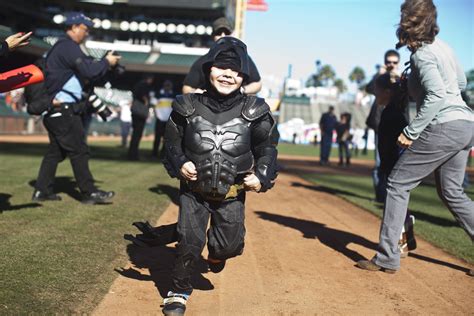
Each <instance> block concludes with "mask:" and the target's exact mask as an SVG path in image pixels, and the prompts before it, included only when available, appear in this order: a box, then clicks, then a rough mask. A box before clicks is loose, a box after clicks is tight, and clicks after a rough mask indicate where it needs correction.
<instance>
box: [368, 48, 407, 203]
mask: <svg viewBox="0 0 474 316" xmlns="http://www.w3.org/2000/svg"><path fill="white" fill-rule="evenodd" d="M399 63H400V54H399V53H398V52H397V51H396V50H393V49H390V50H388V51H387V52H385V55H384V65H383V66H380V67H378V72H377V73H376V74H375V75H374V76H373V77H372V80H371V81H370V82H369V83H368V84H367V87H366V91H367V92H368V93H370V94H373V95H375V101H374V103H373V104H372V107H371V108H370V113H369V116H368V117H367V121H366V124H367V126H368V127H369V128H371V129H373V130H374V144H375V150H374V155H375V166H374V169H373V170H372V181H373V185H374V191H375V201H377V202H379V203H383V202H384V195H385V193H384V189H383V187H382V186H381V184H380V181H379V178H380V156H379V152H378V145H377V144H378V128H379V124H380V116H381V115H382V111H383V108H384V107H385V104H382V103H380V101H378V100H377V93H376V89H375V81H376V80H377V78H378V77H379V76H380V75H383V74H384V73H387V72H395V73H398V69H399V68H398V67H399Z"/></svg>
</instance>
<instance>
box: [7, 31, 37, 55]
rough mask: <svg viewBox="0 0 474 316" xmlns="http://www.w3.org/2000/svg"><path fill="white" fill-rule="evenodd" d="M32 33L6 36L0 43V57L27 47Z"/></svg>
mask: <svg viewBox="0 0 474 316" xmlns="http://www.w3.org/2000/svg"><path fill="white" fill-rule="evenodd" d="M31 34H33V33H32V32H28V33H26V34H24V33H16V34H13V35H10V36H8V37H7V38H6V39H5V41H3V42H2V43H0V57H2V56H6V55H8V52H9V51H12V50H15V49H17V48H20V47H23V46H26V45H28V44H29V43H30V42H29V39H30V36H31Z"/></svg>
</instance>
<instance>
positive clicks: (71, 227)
mask: <svg viewBox="0 0 474 316" xmlns="http://www.w3.org/2000/svg"><path fill="white" fill-rule="evenodd" d="M144 147H150V143H145V144H144ZM45 149H46V145H45V144H0V152H1V154H0V161H1V162H2V163H1V165H0V173H1V175H2V177H1V178H0V188H1V189H0V201H1V202H0V209H2V210H3V212H2V213H0V239H1V241H2V242H1V243H0V254H1V258H2V259H1V261H0V314H5V313H6V314H32V313H35V314H58V313H60V314H71V313H90V312H91V310H92V309H93V308H94V307H95V306H96V305H97V304H98V302H99V301H100V300H101V299H102V297H103V295H104V294H105V293H106V292H107V290H108V288H109V286H110V284H111V282H112V281H113V280H114V279H115V278H116V276H117V273H116V272H114V268H116V267H119V266H122V265H123V264H124V263H125V262H126V261H127V259H128V257H127V255H126V251H125V245H126V244H128V242H126V241H125V240H123V239H122V236H123V234H124V233H129V232H134V233H135V232H136V229H134V227H132V226H131V223H132V222H133V221H136V220H144V219H147V220H150V221H151V222H152V223H153V222H154V221H155V220H156V219H157V218H158V217H159V216H160V215H161V214H162V212H163V211H164V209H165V208H166V206H167V205H168V204H169V200H170V199H169V196H168V195H173V194H176V193H177V189H176V186H177V182H176V181H174V180H171V179H170V178H169V176H168V175H167V173H166V172H165V170H164V168H163V167H162V165H161V164H160V163H158V162H156V161H151V160H148V161H145V162H139V163H137V162H134V163H131V162H128V161H126V160H125V159H124V157H125V153H124V152H123V150H122V149H121V148H115V145H112V144H100V145H92V146H91V152H92V157H93V158H92V159H91V161H90V167H91V170H92V174H93V175H94V177H95V179H96V182H97V183H96V184H97V185H98V186H99V187H100V188H103V189H106V190H114V191H115V192H116V197H115V198H114V200H113V204H110V205H97V206H88V205H83V204H81V203H79V202H78V201H77V200H76V199H77V198H78V197H79V196H78V192H77V191H76V190H75V186H74V178H73V175H72V169H71V166H70V163H69V161H64V162H63V163H61V164H60V167H59V168H58V172H57V181H56V184H57V185H56V188H57V191H58V192H60V195H61V196H62V197H63V201H61V202H45V203H42V205H40V204H37V203H32V202H31V200H30V199H31V194H32V192H33V187H32V186H31V184H32V183H33V182H32V181H35V179H36V175H37V172H38V168H39V166H40V162H41V159H42V154H43V153H44V152H45ZM147 154H149V151H146V152H145V155H147Z"/></svg>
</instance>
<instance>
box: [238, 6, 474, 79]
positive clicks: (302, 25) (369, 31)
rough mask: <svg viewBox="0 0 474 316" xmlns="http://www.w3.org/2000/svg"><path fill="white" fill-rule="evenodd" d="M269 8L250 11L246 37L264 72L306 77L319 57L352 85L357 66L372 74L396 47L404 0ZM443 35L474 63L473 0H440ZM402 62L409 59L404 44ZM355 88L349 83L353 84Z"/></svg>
mask: <svg viewBox="0 0 474 316" xmlns="http://www.w3.org/2000/svg"><path fill="white" fill-rule="evenodd" d="M266 2H267V3H268V5H269V10H268V11H267V12H253V11H247V14H246V21H245V22H246V25H245V34H244V41H245V42H246V43H247V45H248V49H249V52H250V55H251V56H252V58H253V59H254V61H255V63H256V64H257V67H258V69H259V71H260V73H261V75H263V76H265V78H266V79H267V80H268V78H270V79H271V78H272V77H273V78H283V77H284V76H286V74H287V72H288V64H292V66H293V67H292V69H293V77H294V78H298V79H299V78H301V79H306V78H307V77H308V76H309V75H310V74H311V73H312V72H314V69H315V61H316V60H317V59H319V60H321V61H322V63H323V64H330V65H332V66H333V67H334V69H335V71H336V74H337V76H338V77H340V78H342V79H343V80H344V81H345V82H346V84H348V85H349V80H348V75H349V73H350V71H351V70H352V69H353V68H354V66H361V67H362V68H364V70H365V72H366V75H367V76H372V75H373V73H374V72H375V64H377V63H378V64H380V63H382V62H383V54H384V53H385V51H386V50H387V49H390V48H394V46H395V43H396V42H397V39H396V36H395V31H396V28H397V26H396V25H397V24H398V22H399V19H400V5H401V4H402V2H403V1H401V0H266ZM435 4H436V6H437V8H438V25H439V27H440V30H441V31H440V34H439V35H438V36H439V37H440V38H441V39H443V40H444V41H445V42H447V43H448V44H449V45H450V46H451V47H452V48H453V49H454V51H455V53H456V55H457V57H458V59H459V61H460V63H461V65H462V67H463V68H464V69H465V70H466V71H467V70H469V69H473V68H474V0H435ZM400 53H401V58H402V61H407V60H408V59H409V52H408V50H407V49H406V48H402V49H400ZM349 87H350V85H349Z"/></svg>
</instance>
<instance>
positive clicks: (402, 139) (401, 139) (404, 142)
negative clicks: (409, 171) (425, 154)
mask: <svg viewBox="0 0 474 316" xmlns="http://www.w3.org/2000/svg"><path fill="white" fill-rule="evenodd" d="M412 143H413V141H412V140H411V139H409V138H408V137H406V136H405V134H403V133H401V134H400V136H398V140H397V144H398V146H400V147H403V148H408V147H410V146H411V144H412Z"/></svg>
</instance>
